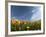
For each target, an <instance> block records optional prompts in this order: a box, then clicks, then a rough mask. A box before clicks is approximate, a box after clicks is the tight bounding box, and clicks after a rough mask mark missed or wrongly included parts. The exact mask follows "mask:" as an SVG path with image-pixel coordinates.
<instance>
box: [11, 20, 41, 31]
mask: <svg viewBox="0 0 46 37" xmlns="http://www.w3.org/2000/svg"><path fill="white" fill-rule="evenodd" d="M40 29H41V21H40V20H38V21H35V22H31V21H25V20H11V31H28V30H40Z"/></svg>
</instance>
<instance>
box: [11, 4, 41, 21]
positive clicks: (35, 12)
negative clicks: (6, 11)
mask: <svg viewBox="0 0 46 37" xmlns="http://www.w3.org/2000/svg"><path fill="white" fill-rule="evenodd" d="M11 17H12V18H15V19H19V20H35V19H38V20H39V19H41V12H40V7H39V6H15V5H13V6H11Z"/></svg>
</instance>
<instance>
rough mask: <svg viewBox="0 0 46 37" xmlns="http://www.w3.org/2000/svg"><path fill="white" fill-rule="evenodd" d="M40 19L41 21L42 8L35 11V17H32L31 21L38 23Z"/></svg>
mask: <svg viewBox="0 0 46 37" xmlns="http://www.w3.org/2000/svg"><path fill="white" fill-rule="evenodd" d="M39 19H41V11H40V8H37V9H34V10H33V15H32V17H31V20H33V21H36V20H39Z"/></svg>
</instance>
